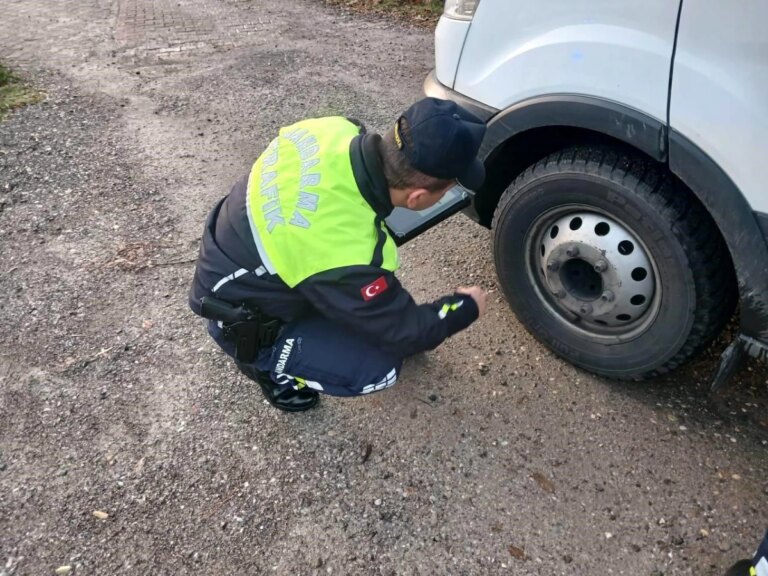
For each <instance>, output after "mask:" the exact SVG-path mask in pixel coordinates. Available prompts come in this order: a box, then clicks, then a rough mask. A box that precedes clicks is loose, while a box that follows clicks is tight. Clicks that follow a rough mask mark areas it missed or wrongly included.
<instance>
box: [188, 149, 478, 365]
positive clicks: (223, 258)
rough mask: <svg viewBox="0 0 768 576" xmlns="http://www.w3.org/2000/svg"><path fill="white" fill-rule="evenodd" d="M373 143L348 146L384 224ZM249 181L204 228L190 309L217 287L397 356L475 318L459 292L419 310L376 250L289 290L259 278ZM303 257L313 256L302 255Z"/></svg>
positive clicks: (388, 208) (382, 186)
mask: <svg viewBox="0 0 768 576" xmlns="http://www.w3.org/2000/svg"><path fill="white" fill-rule="evenodd" d="M378 138H379V136H378V135H376V134H361V135H359V136H356V137H355V138H354V139H353V140H352V143H351V145H350V155H351V160H352V169H353V173H354V176H355V180H356V181H357V184H358V188H359V190H360V194H362V196H363V197H364V198H365V200H366V201H367V202H368V204H370V206H371V210H373V211H374V212H375V213H376V214H377V215H378V217H379V218H382V219H383V218H386V217H387V216H388V215H389V214H390V212H392V210H393V206H392V202H391V200H390V196H389V188H388V186H387V182H386V179H385V178H384V174H383V172H382V168H381V164H380V160H379V156H378V153H377V151H376V140H377V139H378ZM247 182H248V178H247V176H246V177H244V178H242V179H241V180H240V181H239V182H237V183H236V184H235V185H234V187H233V188H232V190H231V192H230V193H229V195H228V196H226V197H225V198H224V199H222V200H221V201H220V202H219V203H218V204H217V205H216V206H215V207H214V209H213V210H212V211H211V213H210V215H209V216H208V219H207V221H206V223H205V230H204V231H203V237H202V242H201V246H200V255H199V259H198V262H197V269H196V270H195V276H194V280H193V282H192V288H191V289H190V292H189V304H190V307H191V308H192V310H193V311H194V312H195V313H196V314H198V315H199V314H200V299H201V298H202V297H203V296H211V295H213V292H212V291H213V289H214V287H215V286H217V284H218V285H219V287H218V288H217V290H216V292H215V296H216V297H217V298H220V299H222V300H226V301H228V302H231V303H233V304H239V303H243V302H244V303H247V304H249V305H252V306H256V307H258V308H259V309H260V310H261V311H262V312H263V313H265V314H267V315H269V316H272V317H276V318H280V319H282V320H284V321H286V322H289V321H291V320H294V319H297V318H300V317H302V316H305V315H308V314H312V313H313V312H315V313H320V314H322V315H323V316H325V317H327V318H329V319H331V320H333V321H334V322H338V323H339V324H341V325H343V326H345V327H347V328H349V329H351V330H353V331H354V332H356V333H358V334H359V335H360V336H361V337H362V338H365V339H367V340H368V341H370V342H371V343H373V344H375V345H377V346H381V347H382V348H383V349H386V350H388V351H390V352H393V353H395V354H398V355H400V356H402V357H405V356H409V355H411V354H415V353H417V352H421V351H423V350H428V349H432V348H434V347H435V346H437V345H438V344H440V343H441V342H442V341H443V340H445V339H446V338H447V337H449V336H451V335H452V334H454V333H456V332H458V331H459V330H462V329H464V328H466V327H467V326H469V325H470V324H471V323H472V322H473V321H474V320H475V319H476V318H477V315H478V309H477V305H476V304H475V302H474V300H472V298H471V297H469V296H465V295H461V294H454V295H452V296H447V297H445V298H441V299H440V300H438V301H436V302H433V303H431V304H422V305H417V304H416V303H415V302H414V301H413V298H411V295H410V294H409V293H408V292H407V291H406V290H405V288H403V287H402V286H401V284H400V282H399V281H398V280H397V278H395V275H394V274H393V273H391V272H388V271H386V270H383V269H382V268H379V267H378V266H377V258H378V260H379V263H380V258H381V250H380V249H377V250H376V251H375V252H374V254H373V255H372V258H371V262H365V263H361V264H360V265H359V266H348V267H344V268H337V269H333V270H327V271H325V272H321V273H319V274H315V275H314V276H311V277H309V278H307V279H306V280H304V281H303V282H301V283H300V284H298V285H297V286H296V287H294V288H289V287H288V286H287V285H286V284H285V283H284V282H283V281H282V280H281V279H280V278H279V276H276V275H270V274H269V273H266V274H262V275H261V276H258V275H256V274H255V273H253V272H252V271H254V270H257V269H258V268H259V267H260V266H261V260H260V258H259V255H258V252H257V250H256V245H255V244H254V241H253V238H252V236H251V231H250V226H249V223H248V216H247V212H246V190H247ZM381 240H382V241H383V238H382V239H381ZM307 258H312V255H311V254H307ZM238 270H241V271H242V272H241V273H240V274H241V275H238V276H237V277H236V278H233V279H231V280H228V281H224V282H223V283H222V279H223V278H225V277H227V276H228V275H232V274H233V273H235V272H236V271H238ZM246 270H247V271H248V272H247V273H245V271H246ZM382 277H383V282H382ZM372 285H373V286H374V289H373V290H371V286H372ZM366 288H368V290H369V295H370V294H371V293H376V296H375V297H373V298H368V299H366V298H365V297H364V291H365V289H366ZM459 303H460V306H458V307H454V310H453V311H450V312H448V313H447V314H446V313H445V312H443V314H439V312H440V310H441V309H443V308H444V305H445V304H459Z"/></svg>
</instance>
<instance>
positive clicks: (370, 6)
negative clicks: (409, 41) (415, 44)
mask: <svg viewBox="0 0 768 576" xmlns="http://www.w3.org/2000/svg"><path fill="white" fill-rule="evenodd" d="M323 1H324V2H325V3H326V4H330V5H332V6H341V7H343V8H346V9H348V10H351V11H353V12H361V13H374V14H386V15H388V16H395V17H396V18H399V19H402V20H404V21H406V22H410V23H411V24H416V25H418V26H433V25H434V24H435V23H436V22H437V19H438V18H439V17H440V14H442V13H443V5H444V4H445V2H444V0H323Z"/></svg>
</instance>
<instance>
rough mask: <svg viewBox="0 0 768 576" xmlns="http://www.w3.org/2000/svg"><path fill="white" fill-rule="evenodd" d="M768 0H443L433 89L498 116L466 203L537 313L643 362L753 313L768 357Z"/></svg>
mask: <svg viewBox="0 0 768 576" xmlns="http://www.w3.org/2000/svg"><path fill="white" fill-rule="evenodd" d="M766 22H768V2H765V1H764V0H743V1H742V2H737V3H733V2H724V1H718V2H693V1H688V0H685V1H682V0H622V1H621V2H606V1H598V0H544V1H542V0H536V1H534V0H515V1H514V2H513V1H510V0H447V1H446V4H445V12H444V14H443V16H442V17H441V19H440V22H439V24H438V26H437V30H436V34H435V64H436V66H435V70H434V71H433V72H432V74H431V75H430V76H429V77H428V78H427V80H426V82H425V92H426V94H427V95H429V96H435V97H439V98H444V99H450V100H454V101H456V102H458V103H459V104H461V105H463V106H465V107H467V108H469V109H470V110H472V111H473V112H474V113H475V114H477V115H478V116H479V117H481V118H482V119H483V120H484V121H486V122H487V125H488V130H487V136H486V138H485V141H484V143H483V147H482V150H481V154H482V157H483V159H484V161H485V164H486V169H487V173H488V177H487V181H486V184H485V185H484V187H483V188H482V189H481V190H479V191H478V192H477V194H476V195H475V196H474V198H473V199H472V204H471V206H470V207H469V208H467V209H466V212H467V213H468V214H469V215H470V216H471V217H472V218H474V219H475V220H477V221H478V222H479V223H480V224H482V225H484V226H488V227H492V228H493V229H494V251H495V260H496V268H497V272H498V277H499V282H500V284H501V286H502V288H503V290H504V293H505V295H506V297H507V300H508V301H509V303H510V305H511V307H512V309H513V310H514V311H515V313H516V314H517V316H518V317H519V318H520V320H521V321H522V322H523V323H524V324H525V325H526V327H527V328H528V329H529V330H530V331H531V332H532V333H533V334H534V335H535V336H536V337H537V338H538V339H539V340H541V341H542V342H543V343H544V344H546V345H547V346H549V347H550V348H551V349H552V350H553V351H555V352H556V353H557V354H559V355H560V356H562V357H564V358H566V359H567V360H569V361H571V362H573V363H574V364H576V365H578V366H581V367H583V368H585V369H587V370H590V371H592V372H595V373H598V374H602V375H605V376H609V377H614V378H622V379H644V378H651V377H654V376H657V375H660V374H663V373H665V372H668V371H670V370H672V369H674V368H676V367H677V366H679V365H680V364H681V363H682V362H684V361H685V360H687V359H689V358H690V357H691V356H692V355H693V354H695V353H696V352H697V351H698V350H700V349H701V348H702V347H703V346H704V345H705V344H707V343H708V342H710V341H711V340H712V339H713V338H714V337H715V336H716V335H717V334H718V333H719V332H720V331H721V330H722V329H723V327H724V325H725V324H726V322H727V321H728V320H729V318H731V316H732V314H733V312H734V310H735V307H736V305H737V304H738V306H739V310H740V334H739V335H738V338H737V339H736V340H735V341H734V343H733V344H732V345H731V346H730V348H729V349H728V350H727V351H726V353H725V354H724V355H723V362H722V364H721V369H720V372H719V374H718V377H717V381H718V382H722V381H724V379H725V377H726V376H727V375H728V374H729V373H730V372H731V371H732V370H733V368H734V367H735V366H736V363H737V362H736V361H737V360H738V359H739V358H740V357H742V356H743V354H744V353H745V352H747V353H749V354H751V355H754V356H758V357H762V358H763V359H765V358H766V357H767V356H768V244H767V243H766V237H768V189H767V187H768V184H767V183H768V173H766V172H764V170H768V145H767V144H766V142H768V34H766V32H765V23H766Z"/></svg>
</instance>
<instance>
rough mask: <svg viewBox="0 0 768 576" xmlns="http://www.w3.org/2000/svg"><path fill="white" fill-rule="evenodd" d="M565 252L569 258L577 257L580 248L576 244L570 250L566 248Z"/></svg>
mask: <svg viewBox="0 0 768 576" xmlns="http://www.w3.org/2000/svg"><path fill="white" fill-rule="evenodd" d="M565 253H566V255H567V256H568V257H569V258H576V256H578V255H579V249H578V248H577V247H576V246H573V247H571V248H568V250H566V251H565Z"/></svg>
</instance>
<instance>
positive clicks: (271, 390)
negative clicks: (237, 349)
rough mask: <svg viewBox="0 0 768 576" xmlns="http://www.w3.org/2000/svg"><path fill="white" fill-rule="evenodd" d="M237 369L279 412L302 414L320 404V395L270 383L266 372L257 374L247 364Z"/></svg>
mask: <svg viewBox="0 0 768 576" xmlns="http://www.w3.org/2000/svg"><path fill="white" fill-rule="evenodd" d="M237 367H238V368H239V369H240V372H242V373H243V374H245V375H246V376H248V378H250V379H251V380H253V381H254V382H258V383H259V386H261V391H262V392H263V393H264V397H265V398H266V399H267V402H269V403H270V404H272V406H274V407H275V408H278V409H279V410H284V411H285V412H303V411H304V410H309V409H310V408H314V407H315V406H317V403H318V402H320V395H319V394H318V393H317V392H315V391H314V390H308V389H306V388H304V389H302V390H294V389H293V388H291V387H289V386H288V387H286V386H278V385H277V384H275V383H274V382H273V381H272V378H270V377H269V374H268V373H267V372H259V371H258V370H256V369H255V368H254V367H253V366H250V365H248V364H237Z"/></svg>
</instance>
